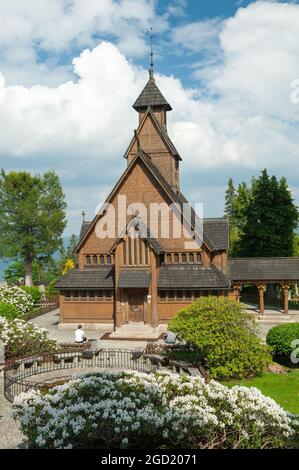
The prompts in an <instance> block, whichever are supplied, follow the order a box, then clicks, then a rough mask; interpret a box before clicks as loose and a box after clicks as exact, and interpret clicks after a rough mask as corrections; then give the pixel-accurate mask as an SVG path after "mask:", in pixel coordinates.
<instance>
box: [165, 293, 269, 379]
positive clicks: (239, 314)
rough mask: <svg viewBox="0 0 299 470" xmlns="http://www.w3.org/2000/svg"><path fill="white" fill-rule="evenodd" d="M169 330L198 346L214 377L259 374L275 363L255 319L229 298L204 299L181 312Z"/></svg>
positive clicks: (198, 351) (196, 347)
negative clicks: (259, 334) (259, 333)
mask: <svg viewBox="0 0 299 470" xmlns="http://www.w3.org/2000/svg"><path fill="white" fill-rule="evenodd" d="M169 329H170V330H171V331H173V332H174V333H176V334H177V336H178V338H179V339H181V340H183V341H185V342H186V343H187V344H189V345H192V346H193V347H194V349H195V354H196V355H197V357H198V359H199V361H200V362H201V363H202V365H203V366H204V367H205V368H206V369H208V370H209V372H210V374H211V376H212V377H213V378H217V379H231V378H242V377H248V376H252V375H257V374H260V373H261V372H263V371H264V370H265V369H266V368H267V366H268V365H269V364H270V363H271V362H272V357H271V355H270V352H269V349H268V347H267V346H266V345H264V344H263V342H262V340H261V339H260V338H259V336H258V330H257V327H256V326H255V323H254V320H253V318H252V316H251V315H250V314H247V313H246V312H245V310H244V308H243V306H242V305H241V304H240V303H239V302H236V301H235V300H231V299H229V298H226V297H223V298H221V297H212V296H210V297H201V298H200V299H199V300H197V301H196V302H194V303H192V304H191V305H189V306H188V307H187V308H185V309H183V310H181V311H179V312H178V313H177V314H176V316H175V317H174V318H173V319H172V320H171V321H170V322H169Z"/></svg>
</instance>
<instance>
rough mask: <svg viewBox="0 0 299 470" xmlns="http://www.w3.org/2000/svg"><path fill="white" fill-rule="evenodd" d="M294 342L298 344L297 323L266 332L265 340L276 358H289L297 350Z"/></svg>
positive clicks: (298, 325) (298, 332) (298, 327)
mask: <svg viewBox="0 0 299 470" xmlns="http://www.w3.org/2000/svg"><path fill="white" fill-rule="evenodd" d="M295 340H297V341H298V342H299V323H287V324H286V325H277V326H274V327H273V328H271V330H269V331H268V334H267V338H266V341H267V344H268V345H269V346H271V348H272V349H273V352H274V354H275V355H276V356H290V355H291V354H292V352H293V351H294V350H295V349H296V348H298V344H297V346H296V345H295V344H294V343H293V341H295ZM292 343H293V346H292Z"/></svg>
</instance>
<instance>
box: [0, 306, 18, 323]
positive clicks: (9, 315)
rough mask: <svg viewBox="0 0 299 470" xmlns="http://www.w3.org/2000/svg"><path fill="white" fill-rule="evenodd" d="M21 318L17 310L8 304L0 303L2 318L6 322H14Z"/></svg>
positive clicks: (0, 315)
mask: <svg viewBox="0 0 299 470" xmlns="http://www.w3.org/2000/svg"><path fill="white" fill-rule="evenodd" d="M18 316H19V312H18V310H17V308H16V307H15V306H14V305H13V304H10V303H8V302H0V317H3V318H5V319H6V320H13V319H14V318H17V317H18Z"/></svg>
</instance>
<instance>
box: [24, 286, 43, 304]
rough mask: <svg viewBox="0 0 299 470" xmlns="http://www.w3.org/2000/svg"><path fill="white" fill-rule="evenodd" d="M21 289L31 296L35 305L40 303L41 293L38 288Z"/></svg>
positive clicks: (26, 287) (25, 287)
mask: <svg viewBox="0 0 299 470" xmlns="http://www.w3.org/2000/svg"><path fill="white" fill-rule="evenodd" d="M21 289H23V291H25V292H26V293H27V294H29V295H30V296H31V298H32V301H33V303H34V305H36V304H38V303H39V302H40V299H41V293H40V291H39V288H38V287H34V286H33V287H28V286H21Z"/></svg>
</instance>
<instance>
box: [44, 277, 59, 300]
mask: <svg viewBox="0 0 299 470" xmlns="http://www.w3.org/2000/svg"><path fill="white" fill-rule="evenodd" d="M56 282H57V279H54V280H53V281H51V282H49V284H48V286H47V287H46V292H45V294H46V297H48V298H49V297H53V296H55V295H58V294H59V289H57V288H56V287H55V286H56Z"/></svg>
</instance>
